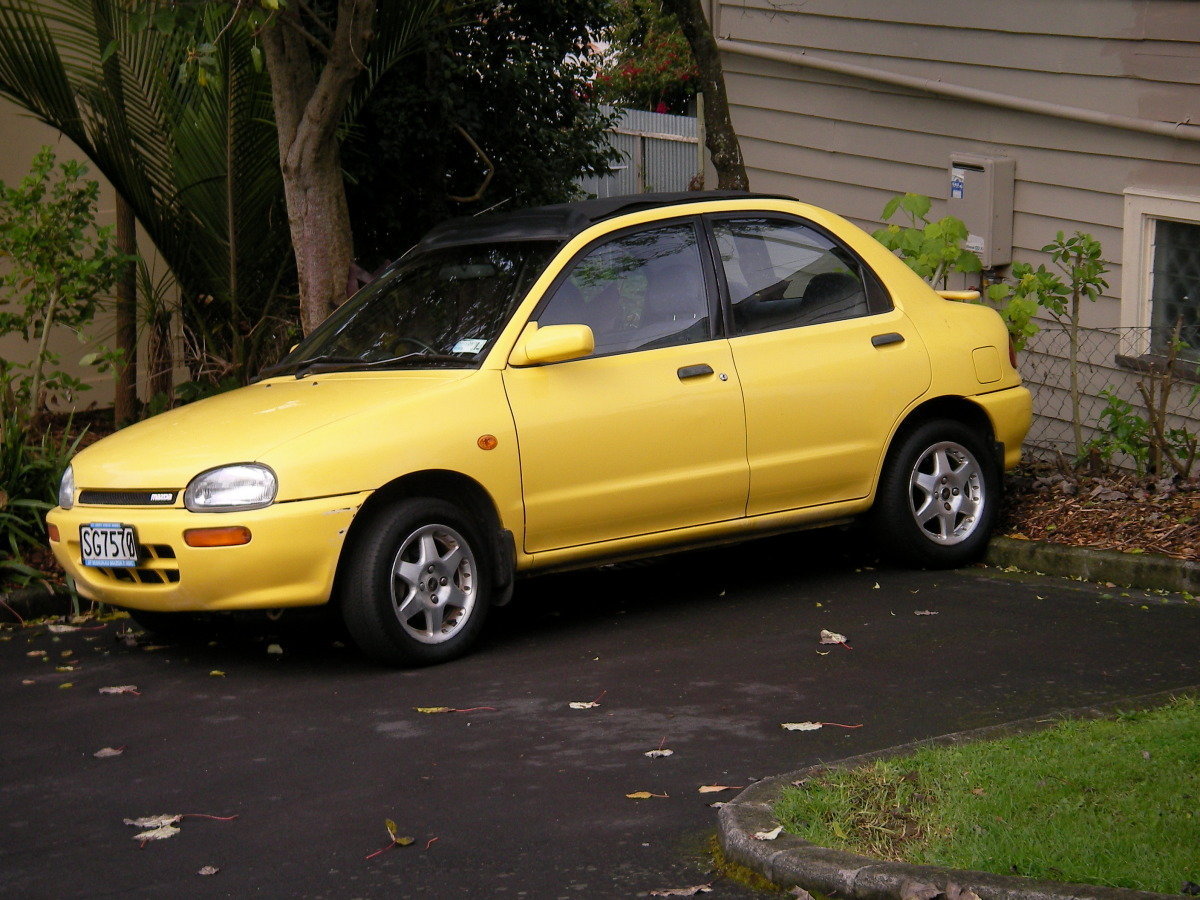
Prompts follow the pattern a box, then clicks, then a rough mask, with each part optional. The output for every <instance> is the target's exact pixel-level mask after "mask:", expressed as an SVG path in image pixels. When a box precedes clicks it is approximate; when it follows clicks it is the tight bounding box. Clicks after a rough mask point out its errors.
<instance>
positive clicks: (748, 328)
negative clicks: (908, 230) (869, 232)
mask: <svg viewBox="0 0 1200 900" xmlns="http://www.w3.org/2000/svg"><path fill="white" fill-rule="evenodd" d="M713 232H714V234H715V236H716V239H717V247H718V250H719V252H720V256H721V264H722V266H723V268H724V271H725V280H726V283H727V284H728V285H729V302H730V305H731V306H732V309H733V326H734V333H735V334H757V333H759V332H764V331H777V330H779V329H783V328H797V327H800V326H804V325H819V324H822V323H824V322H836V321H838V320H840V319H850V318H855V317H857V316H865V315H867V314H868V313H870V312H871V311H872V310H871V305H872V304H871V303H870V302H869V299H868V297H869V293H868V292H869V288H870V285H868V283H867V282H866V281H865V280H864V278H863V272H862V269H861V266H860V265H859V263H858V261H857V260H856V259H855V258H854V256H853V255H852V254H851V253H850V252H849V251H848V250H847V249H846V248H844V247H842V246H840V245H839V244H837V243H835V242H834V241H832V240H830V239H829V238H827V237H826V236H825V235H823V234H821V233H819V232H818V231H816V230H815V229H813V228H809V227H808V226H806V225H802V224H801V223H799V222H792V221H784V220H776V219H718V220H716V221H715V222H714V223H713Z"/></svg>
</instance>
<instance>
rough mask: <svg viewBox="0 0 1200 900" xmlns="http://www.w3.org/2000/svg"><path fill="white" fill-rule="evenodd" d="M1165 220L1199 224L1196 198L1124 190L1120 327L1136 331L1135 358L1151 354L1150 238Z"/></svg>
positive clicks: (1141, 190) (1151, 273)
mask: <svg viewBox="0 0 1200 900" xmlns="http://www.w3.org/2000/svg"><path fill="white" fill-rule="evenodd" d="M1160 219H1165V220H1168V221H1172V222H1183V223H1185V224H1188V225H1200V196H1197V195H1189V194H1178V193H1174V192H1170V191H1161V190H1154V189H1149V188H1126V189H1125V216H1124V222H1123V231H1122V236H1121V274H1122V277H1121V312H1120V321H1121V327H1122V328H1135V329H1137V331H1136V333H1135V335H1134V340H1133V341H1132V342H1131V343H1132V349H1133V351H1134V354H1135V355H1141V356H1146V355H1149V354H1151V353H1153V349H1152V337H1151V329H1152V326H1153V312H1154V311H1153V309H1152V308H1151V305H1152V297H1151V294H1152V293H1153V290H1154V238H1155V229H1156V228H1157V224H1156V223H1157V222H1158V221H1159V220H1160Z"/></svg>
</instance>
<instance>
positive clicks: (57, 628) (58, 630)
mask: <svg viewBox="0 0 1200 900" xmlns="http://www.w3.org/2000/svg"><path fill="white" fill-rule="evenodd" d="M46 630H47V631H49V632H50V633H51V634H69V633H71V632H72V631H78V630H79V628H78V627H76V626H75V625H47V626H46Z"/></svg>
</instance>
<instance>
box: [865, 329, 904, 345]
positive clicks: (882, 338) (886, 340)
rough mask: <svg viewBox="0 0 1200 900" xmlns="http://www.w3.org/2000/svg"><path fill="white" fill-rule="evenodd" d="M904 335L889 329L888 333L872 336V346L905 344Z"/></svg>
mask: <svg viewBox="0 0 1200 900" xmlns="http://www.w3.org/2000/svg"><path fill="white" fill-rule="evenodd" d="M903 343H904V335H902V334H900V333H899V332H896V331H889V332H888V333H887V334H877V335H875V336H874V337H873V338H871V346H872V347H886V346H887V345H888V344H903Z"/></svg>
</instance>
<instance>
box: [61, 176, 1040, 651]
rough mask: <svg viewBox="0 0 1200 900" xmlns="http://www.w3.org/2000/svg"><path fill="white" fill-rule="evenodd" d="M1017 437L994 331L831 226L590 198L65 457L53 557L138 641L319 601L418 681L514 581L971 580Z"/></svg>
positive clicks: (403, 276)
mask: <svg viewBox="0 0 1200 900" xmlns="http://www.w3.org/2000/svg"><path fill="white" fill-rule="evenodd" d="M1029 420H1030V396H1029V393H1028V391H1027V390H1025V388H1023V387H1022V386H1021V382H1020V378H1019V376H1018V374H1017V371H1016V368H1015V366H1014V359H1013V355H1012V352H1011V349H1010V345H1009V341H1008V335H1007V332H1006V330H1005V327H1004V325H1003V323H1002V322H1001V320H1000V317H999V316H998V315H997V314H996V313H995V312H994V311H993V310H991V309H989V308H986V307H984V306H981V305H977V304H971V303H963V302H954V301H952V300H949V299H946V298H945V297H944V296H939V294H938V293H937V292H935V291H934V290H932V289H931V288H930V287H929V286H928V285H927V284H926V283H925V282H924V281H922V280H921V279H920V278H919V277H917V276H916V275H915V274H914V273H913V272H912V271H910V270H909V269H908V268H907V267H906V266H905V265H904V263H903V262H901V261H900V260H899V259H897V258H896V257H895V256H894V255H892V254H891V253H890V252H888V251H887V250H886V249H885V248H884V247H883V246H881V245H880V244H879V243H878V242H876V241H875V240H874V239H873V238H872V237H870V236H869V235H868V234H866V233H865V232H863V231H861V230H860V229H858V228H857V227H855V226H854V225H852V224H851V223H849V222H847V221H846V220H845V219H842V218H841V217H839V216H837V215H834V214H832V213H830V212H826V211H825V210H822V209H818V208H815V207H813V206H808V205H806V204H803V203H800V202H797V201H795V200H792V199H788V198H783V197H774V196H762V195H752V194H742V193H701V192H693V193H687V194H674V195H665V194H660V195H642V196H635V197H620V198H610V199H602V200H589V201H583V202H580V203H572V204H564V205H560V206H547V207H541V208H536V209H527V210H522V211H516V212H512V213H509V214H502V215H488V216H480V217H477V218H473V219H462V220H455V221H451V222H447V223H445V224H443V225H441V226H439V227H438V228H436V229H434V230H433V231H432V232H430V233H429V234H428V235H427V236H426V237H425V238H424V239H423V240H422V241H421V242H420V243H419V244H417V245H416V246H415V247H414V248H413V249H412V250H411V251H409V252H408V253H407V254H405V256H403V257H402V258H401V259H400V260H399V261H397V262H396V263H395V264H393V265H392V266H391V267H390V268H389V269H388V270H387V271H386V272H385V273H384V274H383V275H382V277H380V278H379V279H378V280H377V281H375V282H374V283H372V284H370V285H368V286H367V287H365V288H364V289H363V290H361V291H360V292H359V293H358V294H356V295H355V296H354V297H353V298H352V299H351V300H349V301H348V302H347V303H346V304H345V305H343V306H342V307H341V308H340V309H338V310H337V311H336V312H335V313H334V314H333V315H332V316H330V318H329V319H328V320H327V321H325V322H324V323H323V324H322V325H321V326H320V327H318V328H317V329H316V330H315V331H313V333H312V334H310V335H309V336H308V337H307V338H306V339H305V340H304V341H303V342H302V343H300V344H299V345H298V346H296V347H295V348H294V349H293V350H292V351H291V352H290V353H288V354H287V355H286V356H285V357H284V358H283V359H282V361H280V362H279V363H278V364H277V365H273V366H271V367H269V368H268V369H266V370H264V371H263V372H262V373H260V376H259V378H258V380H257V381H256V382H255V383H253V384H251V385H249V386H247V387H244V388H241V389H239V390H235V391H231V392H229V393H226V394H222V395H219V396H216V397H212V398H209V399H206V400H201V401H199V402H197V403H193V404H191V405H188V406H184V407H182V408H180V409H175V410H172V411H170V412H167V413H164V414H162V415H159V416H155V417H154V418H151V419H148V420H146V421H144V422H141V423H139V424H137V425H133V426H131V427H129V428H126V429H124V430H123V431H119V432H117V433H116V434H114V435H112V436H111V437H108V438H105V439H104V440H102V441H100V442H98V443H96V444H94V445H93V446H91V447H88V448H87V449H85V450H83V451H81V452H80V453H79V454H78V455H77V456H76V457H75V459H74V460H73V461H72V464H71V466H70V467H69V468H68V469H67V471H66V472H65V474H64V475H63V479H62V485H61V489H60V491H59V498H58V499H59V505H58V507H57V508H55V509H54V510H52V511H51V512H50V514H49V517H48V522H49V532H50V540H51V545H52V547H53V549H54V552H55V555H56V556H57V557H58V559H59V561H60V562H61V563H62V565H63V567H64V568H65V569H66V571H67V573H68V574H69V575H70V576H71V577H72V578H73V579H74V580H75V583H76V585H77V587H78V590H79V593H80V594H81V595H83V596H84V597H87V598H90V599H94V600H99V601H103V602H105V603H110V604H113V605H115V606H118V607H124V608H126V609H128V610H129V611H130V613H131V614H132V615H133V617H134V618H135V619H136V620H137V621H138V622H139V623H142V624H143V625H145V626H146V627H148V628H149V629H151V630H167V629H174V630H178V628H179V627H180V626H181V625H184V624H186V623H189V622H191V621H192V620H194V619H195V618H196V616H195V614H197V613H212V612H224V611H232V610H247V609H266V610H275V609H280V608H284V607H297V606H315V605H320V604H335V605H336V607H337V609H338V610H339V612H340V614H341V616H342V617H343V619H344V621H345V623H346V626H347V627H348V630H349V632H350V633H351V635H353V637H354V639H355V641H357V643H358V644H359V646H360V647H361V648H362V649H363V651H365V652H366V653H367V654H368V655H370V656H371V657H374V658H375V659H378V660H380V661H383V662H387V663H396V664H407V665H414V664H426V663H433V662H441V661H444V660H448V659H450V658H453V657H455V656H457V655H459V654H461V653H463V652H464V651H465V650H466V649H467V648H468V647H469V646H470V645H471V644H472V642H473V641H474V640H475V639H476V637H477V636H478V634H479V631H480V628H481V627H482V625H483V622H484V619H485V617H486V614H487V612H488V609H489V608H490V607H491V606H494V605H499V604H503V603H505V602H507V601H508V600H509V598H510V597H511V595H512V592H513V586H514V582H515V580H516V578H517V576H519V575H523V574H527V573H534V572H543V571H548V570H554V569H563V568H570V567H578V566H585V565H593V564H600V563H605V562H609V561H614V560H620V559H628V558H634V557H641V556H649V555H653V554H658V553H662V552H665V551H668V550H674V549H678V548H683V547H695V546H699V545H704V544H707V543H715V542H725V541H728V540H730V539H733V538H738V537H749V536H753V535H759V534H765V533H772V532H779V531H785V530H790V529H799V528H805V527H808V526H812V525H817V524H825V523H835V522H845V521H849V520H851V519H854V518H858V517H863V518H865V519H866V520H867V521H868V523H869V525H870V526H871V527H872V529H873V534H875V535H876V536H877V538H878V540H879V541H880V545H881V548H882V549H884V550H886V551H888V552H889V553H890V554H891V555H892V556H893V557H895V558H898V559H900V560H903V561H907V562H908V563H910V564H912V565H916V566H929V567H939V566H955V565H959V564H962V563H965V562H967V561H969V560H971V559H973V558H974V557H976V556H977V555H978V554H979V553H980V552H981V551H982V549H983V547H984V545H985V543H986V541H987V539H988V534H989V532H990V530H991V528H992V524H993V522H994V520H995V517H996V512H997V503H998V501H999V495H1000V489H1001V475H1002V472H1003V469H1004V468H1005V467H1008V466H1012V465H1014V464H1015V463H1016V461H1017V459H1018V457H1019V454H1020V446H1021V441H1022V439H1023V438H1024V436H1025V432H1026V430H1027V428H1028V426H1029Z"/></svg>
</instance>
